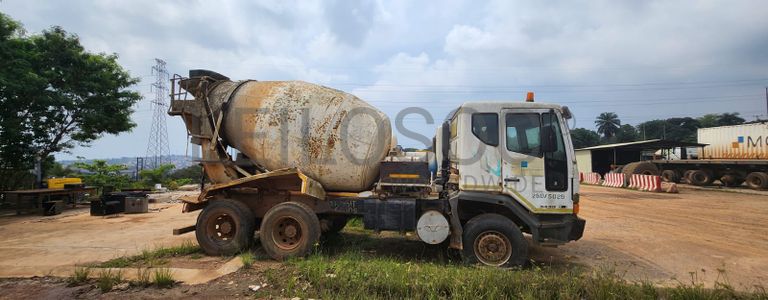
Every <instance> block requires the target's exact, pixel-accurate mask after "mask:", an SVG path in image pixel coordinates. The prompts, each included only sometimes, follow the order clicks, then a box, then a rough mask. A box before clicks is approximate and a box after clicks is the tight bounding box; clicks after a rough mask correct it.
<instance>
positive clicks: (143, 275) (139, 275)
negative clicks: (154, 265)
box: [134, 267, 152, 287]
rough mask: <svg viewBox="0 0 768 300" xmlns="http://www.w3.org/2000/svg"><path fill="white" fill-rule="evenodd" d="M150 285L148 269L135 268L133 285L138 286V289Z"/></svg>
mask: <svg viewBox="0 0 768 300" xmlns="http://www.w3.org/2000/svg"><path fill="white" fill-rule="evenodd" d="M151 283H152V282H151V280H150V270H149V268H142V267H138V268H136V281H134V285H136V286H140V287H147V286H149V285H150V284H151Z"/></svg>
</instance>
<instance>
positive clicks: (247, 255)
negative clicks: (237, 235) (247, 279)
mask: <svg viewBox="0 0 768 300" xmlns="http://www.w3.org/2000/svg"><path fill="white" fill-rule="evenodd" d="M254 261H256V256H255V255H253V252H251V251H246V252H243V253H241V254H240V262H242V263H243V267H244V268H246V269H248V268H250V267H251V266H253V262H254Z"/></svg>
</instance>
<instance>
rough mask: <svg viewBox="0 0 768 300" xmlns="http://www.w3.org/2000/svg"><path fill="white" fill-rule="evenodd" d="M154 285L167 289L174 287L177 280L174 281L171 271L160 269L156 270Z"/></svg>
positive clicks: (153, 279)
mask: <svg viewBox="0 0 768 300" xmlns="http://www.w3.org/2000/svg"><path fill="white" fill-rule="evenodd" d="M152 283H154V284H155V285H156V286H157V287H159V288H167V287H171V286H173V285H174V284H175V283H176V280H175V279H173V273H172V272H171V269H168V268H160V269H156V270H155V276H154V277H153V278H152Z"/></svg>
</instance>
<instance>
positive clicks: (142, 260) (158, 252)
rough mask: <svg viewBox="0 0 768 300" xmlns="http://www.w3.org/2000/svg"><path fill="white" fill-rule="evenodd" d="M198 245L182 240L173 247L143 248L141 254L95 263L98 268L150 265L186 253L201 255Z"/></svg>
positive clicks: (161, 263)
mask: <svg viewBox="0 0 768 300" xmlns="http://www.w3.org/2000/svg"><path fill="white" fill-rule="evenodd" d="M201 253H202V250H201V249H200V246H198V245H196V244H193V243H192V242H190V241H184V242H183V243H181V245H178V246H173V247H159V248H155V249H153V250H150V249H144V250H142V251H141V254H139V255H134V256H126V257H118V258H115V259H111V260H108V261H106V262H103V263H100V264H97V265H96V266H95V267H99V268H127V267H132V266H138V267H142V266H143V267H152V266H159V265H164V264H166V263H168V261H167V258H170V257H179V256H186V255H201Z"/></svg>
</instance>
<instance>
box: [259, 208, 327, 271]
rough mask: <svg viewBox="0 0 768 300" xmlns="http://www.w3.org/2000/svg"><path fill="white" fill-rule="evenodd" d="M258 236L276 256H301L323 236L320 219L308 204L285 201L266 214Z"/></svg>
mask: <svg viewBox="0 0 768 300" xmlns="http://www.w3.org/2000/svg"><path fill="white" fill-rule="evenodd" d="M259 235H260V240H261V246H262V247H264V251H265V252H267V254H269V256H271V257H272V258H273V259H275V260H283V259H285V258H288V257H302V256H306V255H307V254H309V252H310V251H311V250H312V246H314V245H315V243H317V241H318V240H319V239H320V220H319V219H318V218H317V215H316V214H315V213H314V211H312V209H311V208H309V207H308V206H306V205H304V204H302V203H298V202H284V203H280V204H278V205H275V207H272V209H270V210H269V211H268V212H267V214H266V215H264V219H263V221H262V222H261V231H259Z"/></svg>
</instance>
